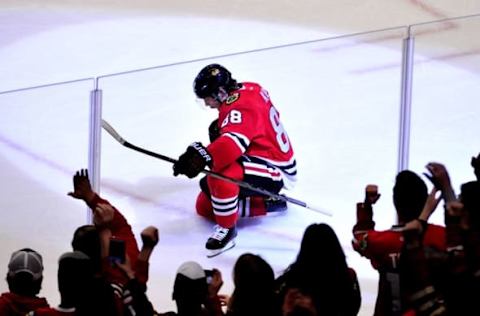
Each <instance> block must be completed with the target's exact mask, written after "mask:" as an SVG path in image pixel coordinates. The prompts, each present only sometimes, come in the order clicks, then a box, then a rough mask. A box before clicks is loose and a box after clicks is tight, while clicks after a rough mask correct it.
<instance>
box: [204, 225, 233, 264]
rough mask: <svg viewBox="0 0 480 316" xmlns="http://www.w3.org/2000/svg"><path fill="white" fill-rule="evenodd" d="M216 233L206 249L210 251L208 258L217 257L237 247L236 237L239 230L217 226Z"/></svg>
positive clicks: (210, 238)
mask: <svg viewBox="0 0 480 316" xmlns="http://www.w3.org/2000/svg"><path fill="white" fill-rule="evenodd" d="M214 229H215V231H214V232H213V234H212V235H211V236H210V237H209V238H208V240H207V243H206V244H205V247H206V248H207V250H208V254H207V257H208V258H211V257H215V256H218V255H219V254H221V253H222V252H225V251H227V250H228V249H231V248H233V247H234V246H235V237H236V236H237V229H236V228H235V226H234V227H232V228H225V227H222V226H220V225H215V227H214Z"/></svg>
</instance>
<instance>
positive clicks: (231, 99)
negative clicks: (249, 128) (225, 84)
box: [225, 93, 240, 104]
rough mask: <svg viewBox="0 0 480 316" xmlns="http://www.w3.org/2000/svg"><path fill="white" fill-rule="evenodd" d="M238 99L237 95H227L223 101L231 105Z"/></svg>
mask: <svg viewBox="0 0 480 316" xmlns="http://www.w3.org/2000/svg"><path fill="white" fill-rule="evenodd" d="M239 98H240V94H239V93H234V94H232V95H229V96H228V98H227V100H225V103H226V104H232V103H233V102H235V101H237V100H238V99H239Z"/></svg>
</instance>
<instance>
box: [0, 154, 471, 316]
mask: <svg viewBox="0 0 480 316" xmlns="http://www.w3.org/2000/svg"><path fill="white" fill-rule="evenodd" d="M471 166H472V167H473V169H474V174H475V176H476V178H477V180H476V181H471V182H467V183H464V184H462V185H461V187H460V188H461V190H460V194H459V195H458V196H457V195H456V194H455V192H454V190H453V186H452V183H451V181H450V176H449V174H448V171H447V169H446V167H445V166H444V165H442V164H440V163H429V164H428V165H427V170H428V172H429V173H428V174H426V176H427V177H428V178H429V179H430V180H431V182H432V187H433V188H432V190H431V192H430V193H429V192H428V190H427V185H426V183H425V182H424V181H423V180H422V178H421V177H420V176H419V175H417V174H416V173H414V172H412V171H409V170H404V171H401V172H399V173H398V175H397V176H396V179H395V185H394V187H393V204H394V206H395V210H396V214H397V217H398V222H397V223H395V225H393V226H392V228H391V229H388V230H383V231H379V230H376V229H375V222H374V220H373V218H374V214H373V205H374V204H375V203H376V202H377V201H378V199H379V198H380V194H379V192H378V187H377V186H376V185H373V184H369V185H367V186H366V188H365V198H364V200H363V201H362V202H360V203H357V208H356V216H357V221H356V223H355V225H354V227H353V241H352V245H353V248H354V250H355V251H357V252H358V253H359V254H360V255H362V256H364V257H366V258H367V259H369V260H370V262H371V264H372V266H373V267H374V268H375V269H376V270H377V271H378V273H379V278H378V279H379V284H378V293H377V300H376V305H375V312H374V315H375V316H379V315H394V316H395V315H402V316H413V315H419V316H423V315H432V316H433V315H480V304H478V303H477V302H476V299H477V298H478V297H480V154H479V155H478V156H477V157H472V160H471ZM73 180H74V181H73V182H74V188H73V191H72V192H70V193H69V195H70V196H71V197H73V198H75V199H79V200H83V201H84V202H85V203H87V204H88V206H89V207H90V208H91V210H92V212H93V224H92V225H84V226H81V227H78V228H77V229H76V230H75V232H74V234H73V237H72V243H71V245H72V249H70V250H69V251H67V252H65V253H64V254H62V255H61V256H60V258H59V260H58V290H59V293H60V304H59V305H58V306H55V307H54V306H50V305H49V303H48V301H47V300H46V299H45V298H42V297H39V296H38V295H39V292H40V289H41V284H42V278H43V273H42V272H43V262H42V256H41V254H39V253H37V252H36V251H35V250H33V249H29V248H24V249H20V250H18V251H15V252H14V253H13V254H12V255H11V259H10V262H9V263H8V272H7V276H6V281H7V283H8V287H9V292H6V293H3V294H2V295H1V296H0V315H1V316H3V315H5V316H10V315H12V316H16V315H22V316H25V315H39V316H42V315H45V316H48V315H105V316H108V315H120V316H122V315H125V316H129V315H132V316H133V315H149V316H151V315H166V316H172V315H180V316H197V315H198V316H199V315H209V316H224V315H227V316H257V315H258V316H260V315H262V316H277V315H278V316H300V315H302V316H320V315H333V316H350V315H357V314H358V313H359V311H360V307H361V289H360V286H359V282H358V279H357V274H356V271H355V269H354V267H350V266H348V264H347V261H346V258H345V254H344V251H343V249H342V246H341V244H340V242H339V240H338V237H337V235H336V233H335V232H334V230H333V229H332V228H331V227H330V226H329V225H327V224H325V223H313V224H311V225H309V226H308V227H306V229H305V232H304V234H303V237H302V241H301V244H300V249H299V252H298V254H297V257H296V260H295V261H294V262H292V263H291V264H290V265H289V266H288V267H285V270H284V271H283V273H281V274H280V275H279V276H275V273H274V271H273V270H272V267H271V266H270V264H269V263H268V262H267V261H266V260H265V259H263V258H262V257H261V256H259V255H256V254H253V253H244V254H242V255H241V256H240V257H238V259H237V260H236V262H235V265H234V266H233V267H232V271H231V272H233V283H234V289H233V292H232V293H230V294H229V295H223V294H220V289H221V287H222V285H223V280H222V273H221V271H219V270H217V269H213V270H205V269H204V268H203V267H202V266H200V265H199V264H198V263H197V262H195V261H188V262H185V263H183V264H182V265H180V266H179V268H178V270H177V274H176V277H175V282H174V285H173V289H172V298H173V299H174V300H175V302H176V307H177V311H175V312H173V311H170V312H164V313H161V312H159V311H160V310H161V308H162V307H161V306H155V307H154V306H153V305H152V303H151V301H150V300H149V298H148V296H147V295H146V290H147V283H148V278H149V275H148V272H149V258H150V256H151V254H152V252H153V250H154V248H155V246H156V245H157V243H158V240H159V238H158V230H157V229H156V228H155V227H153V226H150V227H147V228H145V229H144V230H143V231H142V232H141V241H142V245H141V247H140V248H139V245H138V244H137V241H136V239H135V236H134V234H133V232H132V228H131V226H130V225H129V224H128V222H127V220H126V219H125V217H124V216H123V215H122V214H121V213H120V212H119V211H118V210H117V209H116V208H115V207H114V206H112V205H111V204H110V203H109V202H108V201H107V200H105V199H103V198H101V197H100V196H99V195H98V194H97V193H95V192H94V191H93V190H92V187H91V185H90V181H89V178H88V173H87V171H86V170H79V171H77V172H76V173H75V175H74V176H73ZM441 200H443V205H444V210H443V212H444V224H443V225H435V224H431V223H429V222H428V220H429V217H430V215H431V214H432V213H433V212H434V211H435V209H436V208H437V206H438V205H439V203H440V201H441ZM117 250H119V251H117ZM224 272H225V271H224ZM228 272H229V273H230V271H228Z"/></svg>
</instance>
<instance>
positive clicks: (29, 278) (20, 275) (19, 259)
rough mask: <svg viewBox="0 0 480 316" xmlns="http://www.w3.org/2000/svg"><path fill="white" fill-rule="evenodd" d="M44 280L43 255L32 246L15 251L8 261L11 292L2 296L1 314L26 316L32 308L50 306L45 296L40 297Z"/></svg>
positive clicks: (0, 303)
mask: <svg viewBox="0 0 480 316" xmlns="http://www.w3.org/2000/svg"><path fill="white" fill-rule="evenodd" d="M42 281H43V260H42V256H41V255H40V254H39V253H38V252H36V251H35V250H32V249H30V248H23V249H20V250H18V251H15V252H14V253H13V254H12V256H11V258H10V262H9V263H8V273H7V283H8V288H9V290H10V291H9V292H6V293H3V294H2V295H1V296H0V315H2V316H17V315H18V316H24V315H26V314H27V313H28V312H30V311H31V310H34V309H36V308H40V307H48V306H49V305H48V302H47V300H46V299H45V298H41V297H38V296H37V295H38V293H39V292H40V289H41V287H42Z"/></svg>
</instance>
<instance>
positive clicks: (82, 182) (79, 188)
mask: <svg viewBox="0 0 480 316" xmlns="http://www.w3.org/2000/svg"><path fill="white" fill-rule="evenodd" d="M68 195H69V196H71V197H73V198H75V199H80V200H84V201H85V202H87V203H88V202H90V201H91V200H92V199H93V198H94V197H95V192H94V191H93V190H92V186H91V184H90V179H89V178H88V170H87V169H80V170H79V171H77V172H76V173H75V175H74V176H73V191H71V192H68Z"/></svg>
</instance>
